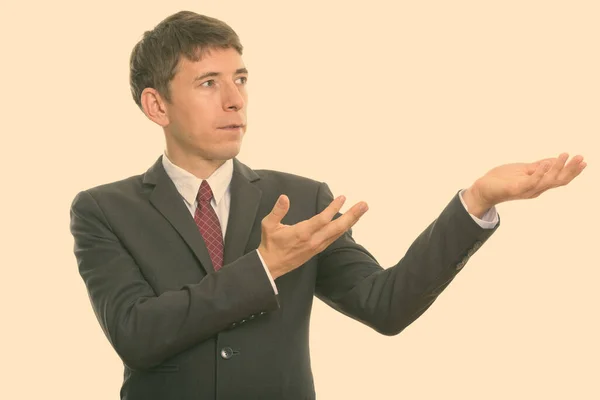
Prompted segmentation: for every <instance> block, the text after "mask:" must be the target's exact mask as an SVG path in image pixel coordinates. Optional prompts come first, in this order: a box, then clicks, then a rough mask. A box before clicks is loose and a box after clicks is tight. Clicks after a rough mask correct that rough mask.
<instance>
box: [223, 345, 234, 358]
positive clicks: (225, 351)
mask: <svg viewBox="0 0 600 400" xmlns="http://www.w3.org/2000/svg"><path fill="white" fill-rule="evenodd" d="M221 357H222V358H224V359H225V360H229V359H230V358H231V357H233V349H232V348H231V347H223V348H222V349H221Z"/></svg>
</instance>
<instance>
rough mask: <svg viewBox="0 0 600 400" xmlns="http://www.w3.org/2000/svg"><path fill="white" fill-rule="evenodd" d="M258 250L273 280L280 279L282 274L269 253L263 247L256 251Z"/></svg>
mask: <svg viewBox="0 0 600 400" xmlns="http://www.w3.org/2000/svg"><path fill="white" fill-rule="evenodd" d="M256 250H257V252H258V254H259V255H260V257H261V258H262V260H263V262H264V264H265V266H266V267H267V269H268V270H269V273H270V274H271V277H272V278H273V279H277V278H279V276H280V275H281V274H280V273H279V271H278V269H277V268H276V266H275V265H274V264H275V263H274V261H273V259H272V258H271V256H270V254H269V253H268V251H267V250H266V249H265V248H264V247H263V246H262V245H260V246H258V249H256Z"/></svg>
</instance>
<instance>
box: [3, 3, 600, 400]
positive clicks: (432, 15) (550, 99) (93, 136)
mask: <svg viewBox="0 0 600 400" xmlns="http://www.w3.org/2000/svg"><path fill="white" fill-rule="evenodd" d="M183 9H188V10H192V11H196V12H198V13H201V14H207V15H210V16H214V17H217V18H219V19H222V20H224V21H225V22H227V23H228V24H230V25H231V26H232V27H233V28H234V30H236V32H237V33H238V34H239V35H240V37H241V40H242V43H243V45H244V46H245V52H244V56H243V58H244V61H245V63H246V66H247V67H248V69H249V71H250V74H249V80H248V90H249V106H248V107H249V111H248V124H249V125H248V131H247V134H246V137H245V139H244V145H243V149H242V152H241V154H240V155H239V158H240V160H241V161H242V162H244V163H246V164H248V165H249V166H251V167H253V168H270V169H278V170H282V171H286V172H291V173H295V174H299V175H304V176H308V177H311V178H314V179H318V180H321V181H326V182H327V183H329V184H330V186H331V188H332V190H333V191H334V194H336V195H339V194H345V195H346V196H347V197H348V203H347V205H346V206H345V207H344V209H343V210H344V211H345V210H346V209H347V208H348V205H350V204H354V203H356V202H357V201H360V200H365V201H367V202H368V204H369V206H370V210H369V212H368V213H367V214H366V215H365V216H364V217H363V219H362V220H361V221H360V222H359V223H358V224H357V225H356V227H355V229H354V233H355V238H356V240H357V241H358V242H359V243H361V244H363V245H364V246H365V247H366V248H367V249H369V250H370V251H371V252H372V253H373V254H374V255H375V256H376V257H377V259H378V260H379V262H380V263H381V264H382V265H383V266H384V267H389V266H391V265H393V264H395V263H396V262H398V260H399V259H400V258H401V257H402V256H403V255H404V253H405V251H406V250H407V249H408V247H409V246H410V244H411V243H412V241H413V240H414V239H415V238H416V237H417V235H418V234H419V233H420V232H421V231H422V230H423V229H425V228H426V226H427V225H428V224H429V223H430V222H431V221H432V220H433V219H434V218H436V217H437V215H438V214H439V213H440V212H441V211H442V209H443V208H444V207H445V206H446V204H447V203H448V202H449V201H450V199H451V198H452V196H453V195H454V194H455V193H456V192H457V191H458V190H459V189H461V188H463V187H467V186H468V185H470V184H471V183H472V182H473V181H474V180H475V179H477V178H478V177H480V176H481V175H482V174H484V173H485V172H487V171H488V170H489V169H491V168H492V167H495V166H497V165H500V164H504V163H509V162H529V161H535V160H538V159H540V158H544V157H551V156H557V155H558V154H559V153H560V152H563V151H566V152H569V154H570V156H573V155H575V154H582V155H584V156H585V159H586V161H587V162H588V164H589V165H588V167H587V168H586V170H585V171H584V173H583V174H582V175H581V176H580V177H578V178H577V179H576V180H575V181H573V182H572V183H571V184H570V185H569V186H567V187H563V188H559V189H555V190H551V191H548V192H546V193H545V194H543V195H542V196H541V197H539V198H537V199H535V200H527V201H517V202H512V203H504V204H500V205H499V206H498V210H499V213H500V216H501V218H502V226H501V227H500V229H499V230H498V231H497V233H496V234H495V235H493V236H492V238H491V239H490V240H489V241H488V242H487V243H486V244H485V245H484V246H483V247H482V248H481V249H480V250H479V251H478V252H477V254H476V255H474V256H473V257H472V258H471V260H470V261H469V263H468V264H467V265H466V267H465V268H464V269H463V270H462V272H461V273H460V274H459V275H458V276H457V278H456V279H455V280H454V282H453V283H452V284H451V285H450V286H449V287H448V288H447V289H446V291H444V292H443V293H442V295H441V296H440V297H439V298H438V300H437V301H436V302H435V303H434V305H433V306H432V307H431V308H430V309H429V310H428V311H427V312H426V313H425V314H424V315H423V316H422V317H421V318H420V319H418V320H417V321H416V322H414V323H413V324H412V325H411V326H409V327H408V328H407V329H406V330H405V331H404V332H402V333H401V334H400V335H398V336H395V337H385V336H382V335H379V334H377V333H376V332H375V331H373V330H371V329H370V328H367V327H366V326H363V325H361V324H359V323H358V322H355V321H353V320H351V319H349V318H347V317H345V316H343V315H341V314H339V313H337V312H335V311H333V310H332V309H331V308H329V307H328V306H326V305H324V303H322V302H320V301H316V302H315V305H314V314H313V319H312V325H311V337H310V343H311V351H312V363H313V364H312V365H313V370H314V374H315V382H316V389H317V394H318V397H319V399H322V400H336V399H437V398H447V399H462V400H466V399H477V400H480V399H508V398H510V399H567V398H569V399H598V398H600V388H599V386H598V381H597V378H598V373H599V365H598V360H599V357H600V347H599V342H598V337H600V327H599V324H598V308H599V305H600V301H599V295H598V281H599V279H600V272H599V267H600V262H599V261H598V250H597V249H598V246H599V244H600V243H599V238H598V236H599V235H598V233H597V226H598V223H599V222H600V220H599V218H598V212H597V207H598V204H600V198H599V195H598V194H599V190H598V183H599V181H600V179H599V178H600V174H599V173H598V169H599V168H600V149H599V140H598V136H599V134H600V129H599V128H600V122H599V118H598V116H599V110H600V100H599V99H600V96H599V93H600V80H599V71H600V52H599V51H598V48H599V44H600V43H599V38H600V25H599V24H598V19H599V17H600V6H599V5H598V2H596V1H569V2H567V1H563V2H557V1H504V2H482V1H452V2H448V1H422V2H418V3H415V2H409V1H404V2H391V1H368V2H356V3H351V2H348V1H339V2H333V1H330V2H317V1H303V2H296V3H293V4H292V3H289V2H285V3H284V2H276V1H271V2H249V1H227V2H200V1H169V2H165V3H164V4H158V3H157V4H153V3H151V2H148V1H128V2H125V1H110V2H96V3H89V2H76V1H72V2H66V1H54V2H41V1H38V2H22V3H19V4H18V5H17V4H16V2H3V5H2V10H1V12H0V15H1V17H0V18H1V19H2V23H1V24H0V29H1V32H0V33H1V35H0V38H1V39H0V40H1V41H2V62H1V63H0V65H1V66H0V68H1V69H2V71H1V72H2V80H3V82H2V97H1V100H0V101H2V111H3V113H2V114H3V128H2V132H3V136H2V137H3V138H4V139H3V142H4V147H3V152H2V153H3V154H2V157H1V161H0V162H1V163H2V165H1V167H2V168H1V171H2V187H3V189H2V196H1V199H2V209H3V222H2V227H3V229H2V231H3V233H2V235H3V239H2V245H3V246H2V247H3V249H2V264H3V268H2V271H3V278H2V282H3V288H2V291H1V292H0V293H1V296H2V298H1V301H0V304H1V307H2V329H1V335H2V359H3V362H2V364H3V367H2V369H3V370H4V372H3V374H2V375H3V379H2V381H3V383H2V385H0V391H1V392H2V393H0V397H1V398H3V399H38V398H60V399H83V398H85V399H86V400H93V399H99V400H100V399H102V400H104V399H116V398H117V397H118V390H119V388H120V385H121V382H122V364H121V362H120V360H119V359H118V357H117V356H116V354H115V352H114V351H113V349H112V348H111V347H110V345H109V343H108V341H107V339H106V338H105V337H104V335H103V333H102V331H101V329H100V326H99V324H98V322H97V321H96V319H95V316H94V314H93V311H92V308H91V305H90V303H89V300H88V297H87V293H86V290H85V287H84V284H83V281H82V280H81V278H80V276H79V275H78V271H77V265H76V261H75V257H74V255H73V238H72V237H71V234H70V232H69V207H70V204H71V201H72V199H73V198H74V196H75V195H76V193H77V192H78V191H80V190H83V189H87V188H89V187H92V186H95V185H98V184H102V183H107V182H112V181H114V180H118V179H122V178H125V177H128V176H130V175H134V174H139V173H143V172H144V171H145V170H146V169H147V168H148V167H149V166H150V165H151V164H152V163H153V162H154V161H155V160H156V159H157V158H158V156H160V154H161V152H162V151H163V148H164V137H163V134H162V131H161V129H160V127H158V126H157V125H155V124H154V123H152V122H151V121H149V120H148V119H147V118H146V117H145V116H144V115H143V114H142V113H141V112H140V111H139V110H138V109H137V108H136V105H135V104H134V102H133V100H132V98H131V96H130V92H129V86H128V72H129V71H128V61H129V54H130V52H131V49H132V48H133V46H134V44H135V43H136V42H137V41H138V40H139V39H140V38H141V36H142V34H143V32H144V31H145V30H149V29H152V28H153V27H154V26H155V25H156V24H157V23H158V22H159V21H160V20H162V19H163V18H165V17H166V16H168V15H170V14H172V13H174V12H177V11H179V10H183ZM291 207H294V204H291Z"/></svg>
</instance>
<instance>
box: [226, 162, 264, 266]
mask: <svg viewBox="0 0 600 400" xmlns="http://www.w3.org/2000/svg"><path fill="white" fill-rule="evenodd" d="M259 179H260V177H259V176H258V174H256V172H254V171H252V170H251V169H250V168H248V167H247V166H246V165H244V164H242V163H241V162H240V161H238V160H237V159H236V158H234V159H233V177H232V178H231V186H230V190H231V204H230V208H229V222H228V223H227V233H226V234H225V249H224V254H223V263H224V264H228V263H230V262H232V261H235V260H237V259H238V258H240V257H241V256H243V255H244V251H245V249H246V245H247V243H248V239H249V237H250V233H251V231H252V227H253V225H254V221H255V219H256V213H257V212H258V206H259V204H260V199H261V195H262V192H261V191H260V189H259V188H258V187H256V185H255V184H254V183H253V182H255V181H257V180H259Z"/></svg>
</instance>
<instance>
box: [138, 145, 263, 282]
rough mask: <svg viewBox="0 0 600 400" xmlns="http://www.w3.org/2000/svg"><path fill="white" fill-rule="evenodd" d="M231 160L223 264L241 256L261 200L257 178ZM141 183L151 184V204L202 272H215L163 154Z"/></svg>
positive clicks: (236, 161)
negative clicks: (188, 251) (190, 253)
mask: <svg viewBox="0 0 600 400" xmlns="http://www.w3.org/2000/svg"><path fill="white" fill-rule="evenodd" d="M233 162H234V164H233V165H234V169H233V176H232V179H231V184H230V185H231V186H230V191H231V203H230V211H229V221H228V223H227V231H226V235H225V240H224V254H223V263H224V265H226V264H228V263H230V262H232V261H235V260H236V259H238V258H239V257H241V256H243V255H244V250H245V248H246V244H247V243H248V239H249V237H250V233H251V231H252V226H253V225H254V220H255V218H256V213H257V211H258V206H259V204H260V199H261V191H260V189H258V188H257V187H256V186H255V185H254V184H253V183H252V182H254V181H257V180H258V179H260V177H259V176H258V175H257V174H256V173H255V172H254V171H252V170H251V169H250V168H248V167H247V166H245V165H244V164H242V163H241V162H239V161H238V160H237V159H235V158H234V159H233ZM144 185H150V186H152V187H153V188H152V189H151V193H150V197H149V200H150V203H151V204H152V205H153V206H154V207H155V208H156V209H157V210H158V211H159V212H160V213H161V214H162V215H163V216H164V217H165V218H166V219H167V220H168V221H169V223H170V224H171V225H172V226H173V228H175V230H177V232H178V233H179V234H180V235H181V237H182V238H183V240H184V241H185V242H186V243H187V245H188V246H189V247H190V249H192V251H193V253H194V255H195V256H196V258H197V259H198V261H200V263H201V264H202V268H204V270H205V272H206V273H207V274H209V273H214V272H215V271H214V268H213V265H212V261H211V259H210V255H209V254H208V250H207V249H206V245H205V244H204V240H203V239H202V235H201V234H200V231H199V230H198V227H197V226H196V223H195V222H194V219H193V218H192V216H191V215H190V212H189V210H188V209H187V207H186V206H185V204H184V203H183V200H182V199H181V196H180V194H179V192H178V191H177V188H176V187H175V184H174V183H173V181H172V180H171V178H169V176H168V175H167V173H166V171H165V170H164V168H163V165H162V156H160V157H159V158H158V160H157V161H156V162H155V163H154V165H153V166H152V167H150V169H148V171H147V172H146V174H145V175H144Z"/></svg>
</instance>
